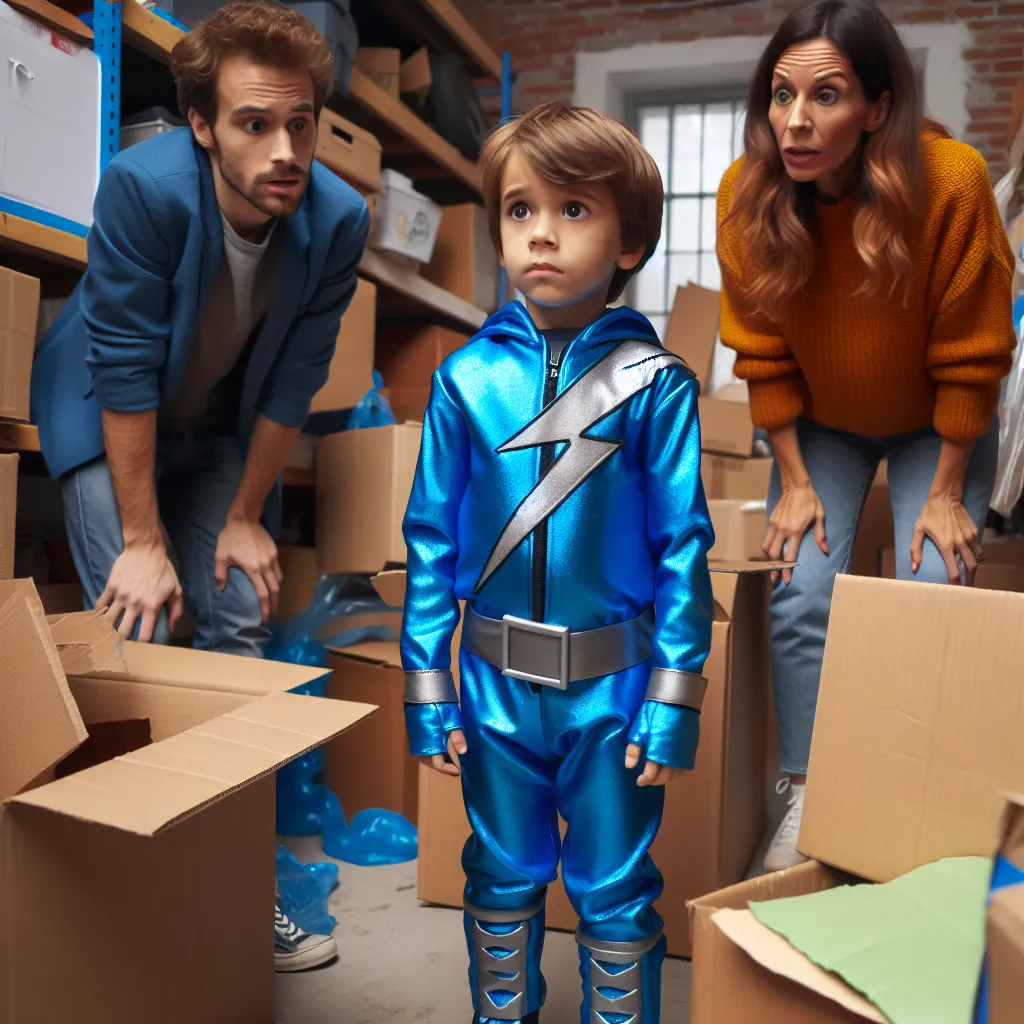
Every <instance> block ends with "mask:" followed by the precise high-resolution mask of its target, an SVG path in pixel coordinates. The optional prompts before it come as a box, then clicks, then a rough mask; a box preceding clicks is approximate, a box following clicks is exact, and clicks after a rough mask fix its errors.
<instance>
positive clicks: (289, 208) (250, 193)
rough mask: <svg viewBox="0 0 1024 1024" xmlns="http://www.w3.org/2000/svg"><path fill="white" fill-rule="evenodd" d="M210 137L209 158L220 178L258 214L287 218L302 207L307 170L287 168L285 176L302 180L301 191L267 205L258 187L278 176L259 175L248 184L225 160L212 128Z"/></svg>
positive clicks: (294, 165)
mask: <svg viewBox="0 0 1024 1024" xmlns="http://www.w3.org/2000/svg"><path fill="white" fill-rule="evenodd" d="M210 135H211V137H212V139H213V148H212V149H211V150H210V157H211V159H213V160H215V161H216V163H217V168H218V170H219V171H220V176H221V177H222V178H223V179H224V182H225V184H227V186H228V187H229V188H230V189H231V190H232V191H233V192H237V193H238V195H240V196H241V197H242V198H243V199H244V200H245V201H246V202H247V203H249V204H250V205H251V206H253V207H255V208H256V209H257V210H259V212H260V213H262V214H263V215H264V216H267V217H288V216H291V214H293V213H295V211H296V210H297V209H298V208H299V206H301V205H302V198H303V196H305V194H306V186H307V185H308V184H309V172H308V171H307V170H304V169H303V168H302V167H300V166H299V165H298V164H292V166H291V167H289V168H288V171H287V174H288V175H292V176H294V177H297V178H300V179H301V180H302V189H301V190H300V191H299V193H298V194H297V195H296V196H295V197H294V198H287V199H286V198H284V197H278V198H277V201H276V203H275V204H274V205H268V204H267V203H265V202H264V201H263V200H262V199H261V198H260V191H259V186H260V185H261V184H264V183H265V182H266V181H267V180H273V177H277V176H278V175H276V174H275V175H273V176H272V177H271V178H265V177H264V176H262V175H261V176H258V177H256V178H254V179H253V181H252V183H251V184H248V183H247V182H246V180H245V178H244V176H243V175H242V173H241V172H240V171H239V170H237V169H236V168H235V167H234V166H233V165H232V164H231V163H230V162H229V161H228V160H226V159H225V157H224V154H223V152H222V151H221V148H220V144H219V143H218V142H217V136H216V135H215V134H214V132H213V129H212V128H211V129H210Z"/></svg>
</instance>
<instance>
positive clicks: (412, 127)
mask: <svg viewBox="0 0 1024 1024" xmlns="http://www.w3.org/2000/svg"><path fill="white" fill-rule="evenodd" d="M340 107H341V110H340V111H339V112H340V113H341V114H343V115H344V116H345V117H349V118H350V119H351V120H352V121H354V122H355V123H356V124H358V125H360V126H361V127H364V128H367V129H369V130H370V131H371V132H373V134H374V135H376V136H377V138H378V139H380V142H381V145H382V146H383V147H384V154H385V161H384V162H385V165H386V164H387V155H388V153H389V143H390V144H391V148H392V149H394V148H398V149H400V150H404V151H405V152H408V150H409V146H408V145H407V144H409V143H411V144H412V146H413V147H414V148H415V150H416V151H418V152H420V153H422V154H424V156H426V157H427V158H429V160H430V162H431V163H432V164H433V165H435V166H436V167H439V168H441V169H442V170H443V171H444V172H445V174H446V175H447V176H450V177H452V178H455V179H457V180H458V181H459V182H461V183H462V184H463V185H464V186H466V187H468V188H469V189H470V190H472V192H474V193H476V194H477V195H479V193H480V190H481V187H482V183H481V177H480V169H479V168H478V167H477V166H476V164H474V163H473V162H472V161H471V160H467V159H466V158H465V157H464V156H463V155H462V154H461V153H460V152H459V151H458V150H457V149H456V148H455V147H454V146H453V145H452V144H451V143H450V142H446V141H445V140H444V139H442V138H441V136H440V135H438V134H437V132H435V131H434V129H433V128H431V127H430V125H428V124H427V123H426V122H425V121H423V120H422V119H421V118H419V117H417V116H416V114H415V113H413V111H412V110H410V109H409V108H408V107H407V106H406V105H405V104H404V103H402V101H401V100H397V99H395V98H394V96H392V95H391V94H390V93H388V92H385V90H383V89H381V88H380V87H379V86H378V85H376V84H375V83H374V82H371V81H370V79H369V78H367V77H366V75H364V74H362V72H360V71H359V69H358V68H353V69H352V81H351V85H350V86H349V94H348V96H347V97H345V99H344V100H343V101H342V102H341V104H340ZM395 136H398V138H399V139H400V140H402V141H401V143H400V144H399V145H398V146H395V145H394V144H393V143H392V141H391V140H393V139H394V137H395Z"/></svg>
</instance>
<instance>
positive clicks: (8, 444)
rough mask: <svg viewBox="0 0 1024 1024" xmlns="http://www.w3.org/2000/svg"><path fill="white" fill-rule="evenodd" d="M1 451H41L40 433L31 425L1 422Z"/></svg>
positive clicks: (10, 421) (9, 421) (13, 421)
mask: <svg viewBox="0 0 1024 1024" xmlns="http://www.w3.org/2000/svg"><path fill="white" fill-rule="evenodd" d="M0 451H4V452H37V451H39V431H38V430H36V428H35V427H34V426H33V425H32V424H31V423H19V422H16V421H15V420H0Z"/></svg>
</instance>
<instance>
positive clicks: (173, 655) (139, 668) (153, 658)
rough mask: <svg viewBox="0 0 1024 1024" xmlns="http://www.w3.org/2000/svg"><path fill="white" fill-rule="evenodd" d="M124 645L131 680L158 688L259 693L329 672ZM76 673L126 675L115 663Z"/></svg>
mask: <svg viewBox="0 0 1024 1024" xmlns="http://www.w3.org/2000/svg"><path fill="white" fill-rule="evenodd" d="M85 614H91V613H85ZM72 617H73V616H72ZM121 648H122V652H121V653H122V657H123V662H124V666H125V667H126V669H127V675H128V678H129V679H131V680H132V681H133V682H137V683H153V684H156V685H159V686H181V687H185V688H187V689H193V690H215V691H217V692H220V693H225V692H227V693H243V694H251V695H252V696H254V697H259V696H263V695H264V694H268V693H278V692H281V691H287V690H293V689H295V688H296V687H299V686H304V685H305V684H306V683H310V682H312V681H313V680H314V679H319V678H320V677H321V676H324V675H326V670H325V669H322V668H316V667H313V666H309V665H289V664H286V663H284V662H280V661H267V660H264V659H261V658H237V657H234V656H233V655H230V654H214V653H213V652H211V651H197V650H193V649H192V648H191V647H164V646H160V645H157V644H139V643H134V642H132V641H130V640H129V641H125V642H124V643H123V644H122V645H121ZM74 674H75V675H81V676H84V677H89V678H113V677H116V678H118V679H122V680H123V679H124V678H125V673H124V672H123V671H119V670H117V668H116V667H114V666H110V665H106V666H103V665H101V666H98V667H96V668H95V669H93V670H91V671H86V672H81V673H79V672H76V673H74Z"/></svg>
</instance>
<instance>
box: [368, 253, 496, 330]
mask: <svg viewBox="0 0 1024 1024" xmlns="http://www.w3.org/2000/svg"><path fill="white" fill-rule="evenodd" d="M359 272H360V273H361V274H362V275H363V277H366V278H368V279H369V280H371V281H373V282H374V283H375V284H377V285H378V286H380V287H381V288H384V289H386V290H387V291H388V292H391V293H393V295H389V296H388V297H387V299H386V300H385V301H381V297H380V296H378V299H377V309H378V318H384V319H389V318H391V319H407V318H413V317H415V318H416V319H428V320H431V321H433V322H434V323H437V324H442V325H443V326H446V327H452V328H453V329H454V330H457V331H469V332H470V333H471V334H475V333H476V332H477V331H478V330H480V328H481V327H482V326H483V322H484V320H486V319H487V314H486V313H485V312H484V311H483V310H482V309H477V307H476V306H473V305H471V304H470V303H468V302H466V301H465V300H463V299H460V298H458V297H457V296H455V295H452V293H451V292H447V291H445V290H444V289H443V288H439V287H438V286H437V285H436V284H433V283H431V282H430V281H428V280H426V279H425V278H423V277H420V275H419V274H417V273H415V272H414V271H410V270H406V269H405V268H404V267H400V266H398V265H397V264H395V263H392V262H391V261H390V260H388V259H387V258H386V257H384V256H381V255H380V253H378V252H376V251H374V250H373V249H367V250H366V252H364V253H363V259H362V262H361V263H360V264H359Z"/></svg>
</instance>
